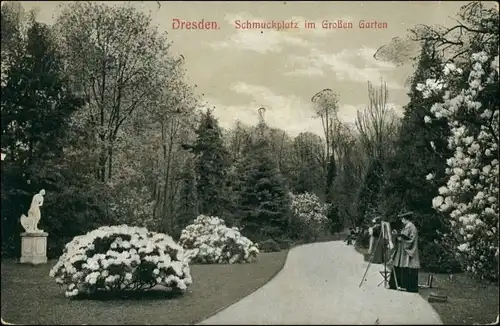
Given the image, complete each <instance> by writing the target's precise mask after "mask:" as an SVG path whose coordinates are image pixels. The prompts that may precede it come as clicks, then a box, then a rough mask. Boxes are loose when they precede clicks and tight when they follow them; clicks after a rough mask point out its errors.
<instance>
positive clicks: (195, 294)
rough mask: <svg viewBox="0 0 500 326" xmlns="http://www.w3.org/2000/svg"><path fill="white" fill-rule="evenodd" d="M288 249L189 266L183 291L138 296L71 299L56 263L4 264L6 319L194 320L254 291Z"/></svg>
mask: <svg viewBox="0 0 500 326" xmlns="http://www.w3.org/2000/svg"><path fill="white" fill-rule="evenodd" d="M287 254H288V250H283V251H280V252H274V253H261V254H260V255H259V260H258V261H257V262H256V263H253V264H234V265H191V266H190V267H191V275H192V276H193V285H191V287H189V288H188V291H187V292H186V293H185V294H183V295H181V296H175V295H169V294H166V293H165V292H162V291H152V292H151V293H148V294H147V295H143V296H142V297H140V298H137V297H134V300H127V299H112V300H111V299H108V300H104V299H103V300H70V299H68V298H66V297H65V296H64V291H63V290H62V289H61V288H60V287H59V286H58V285H57V284H56V283H55V282H54V279H52V278H50V277H49V270H50V268H51V267H52V266H53V265H54V264H55V261H50V262H49V263H48V264H46V265H39V266H29V265H21V264H17V263H16V262H15V261H14V260H5V261H2V263H1V269H2V270H1V277H2V279H1V284H2V289H1V294H2V299H1V304H2V306H1V307H2V318H3V320H4V321H6V322H8V323H13V324H66V325H68V324H77V325H82V324H87V325H89V324H101V325H105V324H113V325H117V324H123V325H132V324H135V325H141V324H142V325H159V324H163V325H165V324H175V325H180V324H181V325H186V324H195V323H198V322H200V321H202V320H204V319H205V318H207V317H209V316H211V315H212V314H214V313H216V312H217V311H219V310H221V309H223V308H225V307H227V306H229V305H231V304H233V303H234V302H236V301H238V300H239V299H242V298H243V297H245V296H247V295H248V294H250V293H252V292H253V291H255V290H256V289H258V288H259V287H261V286H262V285H264V284H265V283H267V282H268V281H269V280H270V279H271V278H272V277H273V276H274V275H276V274H277V273H278V272H279V271H280V270H281V269H282V268H283V265H284V263H285V260H286V257H287Z"/></svg>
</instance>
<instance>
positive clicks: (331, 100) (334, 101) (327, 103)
mask: <svg viewBox="0 0 500 326" xmlns="http://www.w3.org/2000/svg"><path fill="white" fill-rule="evenodd" d="M311 101H312V102H313V103H314V105H315V108H316V115H317V116H318V117H319V118H321V124H322V126H323V131H324V133H325V140H326V151H325V157H324V159H323V162H324V164H323V166H324V170H325V178H326V179H325V185H324V187H325V188H324V189H325V198H326V201H327V202H330V201H331V198H330V197H331V196H330V192H331V186H332V183H333V180H334V179H335V176H336V175H337V166H336V162H335V147H336V146H335V141H336V137H335V136H336V133H337V128H338V125H339V120H338V117H337V113H338V109H339V106H338V96H337V94H335V93H334V92H333V91H332V90H331V89H324V90H322V91H321V92H318V93H316V94H315V95H314V96H313V97H312V98H311Z"/></svg>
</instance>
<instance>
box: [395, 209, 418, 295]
mask: <svg viewBox="0 0 500 326" xmlns="http://www.w3.org/2000/svg"><path fill="white" fill-rule="evenodd" d="M410 216H411V214H410V213H406V214H404V216H402V217H401V222H402V223H403V230H402V231H401V233H400V234H398V235H397V237H396V239H397V244H396V247H395V249H396V250H395V251H394V253H393V255H392V258H391V264H392V266H393V270H392V273H391V278H390V280H389V287H390V288H391V289H397V287H398V286H399V287H400V288H403V289H406V290H407V291H408V292H418V270H419V268H420V257H419V252H418V231H417V228H416V227H415V224H413V222H412V221H411V220H410Z"/></svg>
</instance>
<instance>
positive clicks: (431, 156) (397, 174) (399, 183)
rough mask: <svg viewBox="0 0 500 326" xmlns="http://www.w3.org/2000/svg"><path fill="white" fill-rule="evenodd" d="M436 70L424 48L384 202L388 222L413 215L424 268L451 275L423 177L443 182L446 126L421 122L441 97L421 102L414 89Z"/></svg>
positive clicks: (433, 55)
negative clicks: (403, 213)
mask: <svg viewBox="0 0 500 326" xmlns="http://www.w3.org/2000/svg"><path fill="white" fill-rule="evenodd" d="M440 66H441V59H440V58H439V56H438V54H437V53H435V52H434V51H433V49H432V47H431V46H430V45H429V44H424V45H423V47H422V51H421V55H420V57H419V60H418V62H417V63H416V70H415V73H414V75H413V78H412V84H411V89H410V92H409V94H408V95H409V97H410V102H409V103H408V104H407V105H406V106H405V113H404V117H403V119H402V124H401V127H400V130H399V136H398V140H397V142H396V147H397V150H396V151H395V153H394V155H392V157H391V158H390V160H389V167H390V168H389V169H388V171H387V173H386V182H385V184H384V186H383V193H384V195H383V198H384V201H383V202H384V211H385V212H386V213H387V215H388V216H394V215H395V214H396V213H397V212H398V211H399V210H400V209H401V208H403V207H405V208H406V209H408V210H411V211H412V212H413V213H414V216H415V221H416V224H417V227H418V229H419V237H420V239H421V240H422V241H421V242H420V243H421V253H422V256H423V258H424V259H422V264H423V267H424V268H428V269H430V270H439V271H446V272H451V271H453V270H452V269H454V268H456V267H457V264H456V261H454V259H453V257H452V256H450V255H449V254H447V253H446V252H445V251H443V250H442V249H441V248H440V247H438V246H437V245H436V244H435V242H434V241H436V240H438V239H439V237H440V236H439V233H438V232H441V233H445V232H446V231H447V230H446V225H445V223H443V221H442V218H441V216H440V215H439V214H437V212H435V211H434V210H433V209H432V207H431V203H432V198H434V197H435V196H437V195H438V192H437V188H434V189H429V180H426V178H425V177H424V176H426V175H429V174H430V173H432V177H433V181H432V182H433V183H435V184H441V183H442V182H444V178H445V167H446V162H445V160H444V157H448V156H449V155H450V151H449V150H448V148H447V145H448V142H447V137H448V134H449V131H448V126H447V124H446V122H444V121H439V120H434V121H432V122H431V123H428V124H426V123H425V121H424V118H425V117H426V116H429V115H430V114H431V107H432V105H433V104H434V102H435V101H437V100H439V95H435V96H432V97H430V98H424V97H423V96H422V93H421V92H419V91H418V90H417V89H416V88H417V85H418V84H419V83H425V81H426V80H427V79H428V78H430V77H431V76H433V71H436V70H437V69H440ZM429 178H430V177H429Z"/></svg>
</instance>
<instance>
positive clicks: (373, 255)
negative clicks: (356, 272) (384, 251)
mask: <svg viewBox="0 0 500 326" xmlns="http://www.w3.org/2000/svg"><path fill="white" fill-rule="evenodd" d="M381 237H382V232H380V235H379V236H378V239H377V244H376V245H375V251H373V253H372V254H371V257H370V261H369V262H368V266H367V267H366V270H365V274H363V278H362V279H361V282H360V283H359V287H361V285H362V284H363V282H364V280H365V276H366V274H367V273H368V269H369V268H370V265H371V264H372V261H373V257H375V252H376V251H377V248H378V244H379V242H380V238H381Z"/></svg>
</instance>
